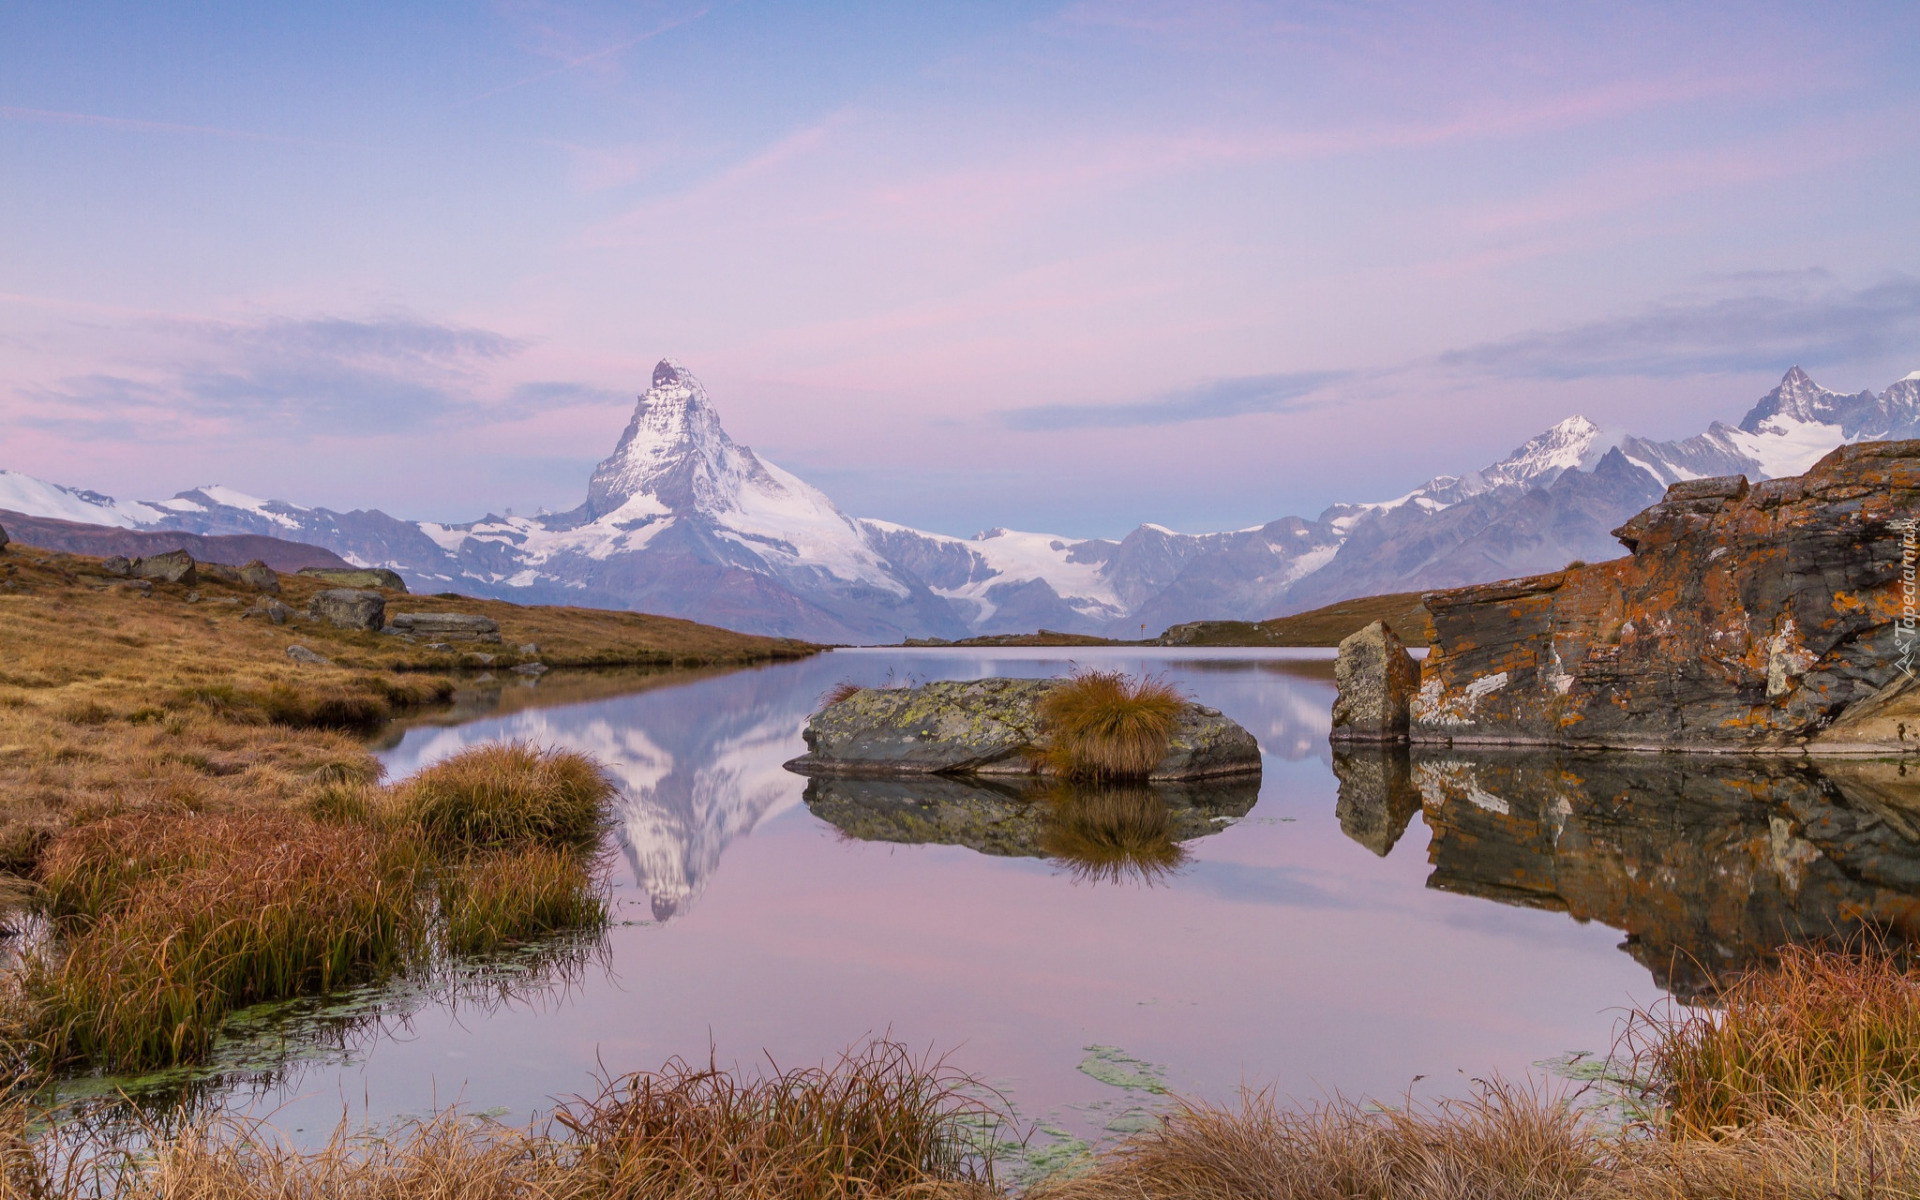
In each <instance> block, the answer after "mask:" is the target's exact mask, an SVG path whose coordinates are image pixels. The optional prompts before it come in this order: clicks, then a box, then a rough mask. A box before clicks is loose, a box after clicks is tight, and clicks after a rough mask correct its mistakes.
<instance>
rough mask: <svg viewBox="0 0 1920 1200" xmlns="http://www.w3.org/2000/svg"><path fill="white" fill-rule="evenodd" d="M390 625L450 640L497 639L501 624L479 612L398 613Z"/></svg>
mask: <svg viewBox="0 0 1920 1200" xmlns="http://www.w3.org/2000/svg"><path fill="white" fill-rule="evenodd" d="M387 623H388V625H389V626H391V627H392V628H393V629H394V630H395V631H396V632H399V633H411V634H413V635H414V636H416V637H431V638H439V639H442V640H446V641H478V642H497V641H499V640H500V623H499V622H498V621H495V620H494V619H493V618H492V617H483V616H481V615H480V614H478V613H446V612H438V613H394V614H393V616H392V617H390V618H388V622H387Z"/></svg>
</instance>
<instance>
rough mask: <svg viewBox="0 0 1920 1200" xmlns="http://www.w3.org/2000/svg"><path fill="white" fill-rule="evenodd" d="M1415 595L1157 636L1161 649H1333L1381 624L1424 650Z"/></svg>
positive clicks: (1427, 630) (1425, 622)
mask: <svg viewBox="0 0 1920 1200" xmlns="http://www.w3.org/2000/svg"><path fill="white" fill-rule="evenodd" d="M1420 595H1421V594H1420V593H1419V592H1394V593H1392V594H1390V595H1386V596H1362V597H1360V598H1358V599H1355V600H1342V601H1339V602H1338V603H1336V604H1329V605H1327V606H1326V607H1324V608H1316V609H1314V610H1313V611H1312V612H1303V613H1296V614H1294V615H1293V616H1290V617H1274V618H1273V619H1272V620H1268V621H1191V622H1188V623H1187V624H1185V625H1175V626H1173V627H1172V628H1171V629H1168V630H1167V631H1166V632H1165V633H1164V634H1162V635H1160V637H1159V639H1158V640H1157V643H1156V644H1158V645H1163V646H1338V645H1339V644H1340V640H1341V639H1342V638H1344V637H1346V636H1347V635H1348V634H1350V633H1353V632H1355V631H1357V630H1360V629H1364V628H1365V627H1367V626H1368V625H1371V624H1372V623H1373V622H1375V621H1385V622H1386V623H1387V625H1388V626H1389V627H1390V628H1392V630H1393V631H1394V633H1396V634H1398V635H1399V637H1400V640H1401V641H1403V642H1405V643H1406V644H1407V645H1409V646H1424V645H1426V644H1427V643H1428V641H1429V640H1430V639H1431V638H1432V636H1433V621H1432V618H1431V617H1429V616H1428V614H1427V610H1426V608H1425V606H1423V605H1422V604H1421V603H1420Z"/></svg>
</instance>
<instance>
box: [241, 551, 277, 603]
mask: <svg viewBox="0 0 1920 1200" xmlns="http://www.w3.org/2000/svg"><path fill="white" fill-rule="evenodd" d="M240 579H241V581H242V582H243V583H245V584H246V585H247V586H248V587H250V588H252V589H253V590H255V591H257V592H267V593H269V594H271V595H275V596H277V595H279V594H280V575H279V572H277V571H275V570H274V569H273V568H272V567H270V566H268V565H267V564H265V563H263V562H261V561H260V560H259V559H257V558H256V559H254V560H253V561H252V562H247V563H242V564H241V565H240Z"/></svg>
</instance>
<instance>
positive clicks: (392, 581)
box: [300, 567, 407, 592]
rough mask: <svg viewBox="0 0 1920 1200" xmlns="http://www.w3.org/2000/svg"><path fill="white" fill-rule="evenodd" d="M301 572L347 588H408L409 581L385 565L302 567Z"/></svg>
mask: <svg viewBox="0 0 1920 1200" xmlns="http://www.w3.org/2000/svg"><path fill="white" fill-rule="evenodd" d="M300 573H301V574H302V575H310V576H312V577H313V578H315V579H324V580H326V581H327V582H328V583H337V584H339V585H340V586H341V587H346V588H385V589H386V590H387V591H390V592H404V591H406V590H407V581H406V580H404V579H402V578H400V576H399V575H398V574H396V573H395V572H393V571H389V570H387V569H386V568H385V567H301V568H300Z"/></svg>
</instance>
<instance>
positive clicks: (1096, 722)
mask: <svg viewBox="0 0 1920 1200" xmlns="http://www.w3.org/2000/svg"><path fill="white" fill-rule="evenodd" d="M1185 706H1186V701H1185V699H1184V698H1183V697H1182V696H1181V695H1180V692H1179V690H1178V689H1176V688H1175V687H1174V686H1173V685H1172V684H1169V683H1167V682H1166V681H1164V680H1160V679H1150V678H1149V679H1133V678H1131V677H1129V676H1127V675H1126V674H1124V673H1122V672H1120V671H1081V672H1079V673H1078V674H1075V675H1074V676H1072V677H1071V678H1069V679H1066V680H1064V681H1063V682H1061V683H1060V684H1058V685H1057V686H1055V687H1054V688H1052V689H1050V690H1049V691H1048V692H1047V694H1046V695H1045V696H1043V697H1042V698H1041V700H1040V704H1039V716H1040V722H1041V726H1042V728H1043V729H1044V730H1045V732H1046V734H1047V738H1048V750H1047V753H1046V760H1047V762H1048V763H1049V765H1051V766H1052V767H1053V769H1054V770H1055V771H1056V772H1058V773H1059V774H1061V775H1064V776H1067V777H1068V778H1073V779H1141V778H1145V777H1146V776H1147V774H1148V773H1150V772H1151V771H1152V770H1153V768H1154V766H1155V765H1156V764H1157V763H1159V761H1160V760H1161V759H1162V758H1164V757H1165V756H1166V753H1167V745H1168V742H1169V740H1170V739H1171V737H1172V735H1173V728H1174V725H1175V724H1176V723H1177V722H1178V721H1179V719H1180V712H1181V710H1182V709H1183V708H1184V707H1185Z"/></svg>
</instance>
